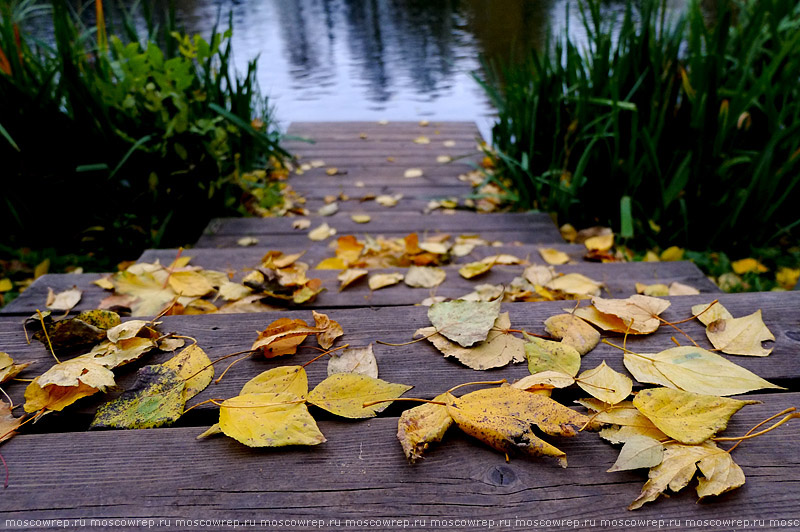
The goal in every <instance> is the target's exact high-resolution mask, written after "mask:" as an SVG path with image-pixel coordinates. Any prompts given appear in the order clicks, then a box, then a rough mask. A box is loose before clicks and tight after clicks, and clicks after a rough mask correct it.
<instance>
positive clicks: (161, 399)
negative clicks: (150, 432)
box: [90, 365, 187, 429]
mask: <svg viewBox="0 0 800 532" xmlns="http://www.w3.org/2000/svg"><path fill="white" fill-rule="evenodd" d="M185 385H186V383H185V381H184V380H183V379H181V378H180V377H178V375H177V374H176V373H175V371H174V370H173V369H171V368H168V367H165V366H164V365H154V366H145V367H143V368H141V369H140V370H139V371H138V373H137V374H136V382H135V383H134V384H133V386H132V387H131V388H130V389H129V390H126V391H125V392H123V393H122V395H120V396H119V397H117V398H116V399H114V400H113V401H109V402H107V403H105V404H103V405H101V406H100V407H99V408H98V409H97V413H96V414H95V416H94V419H93V420H92V424H91V425H90V427H91V428H93V427H105V428H119V429H149V428H154V427H161V426H164V425H169V424H171V423H173V422H175V421H176V420H177V419H178V418H179V417H181V415H182V414H183V409H184V406H185V404H186V399H187V398H186V394H185Z"/></svg>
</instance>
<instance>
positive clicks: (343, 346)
mask: <svg viewBox="0 0 800 532" xmlns="http://www.w3.org/2000/svg"><path fill="white" fill-rule="evenodd" d="M347 347H350V344H344V345H340V346H339V347H335V348H333V349H331V350H329V351H324V352H323V353H322V354H320V355H317V356H315V357H314V358H312V359H311V360H309V361H308V362H306V363H305V364H303V365H302V366H301V367H303V368H304V367H306V366H308V365H309V364H311V363H312V362H316V361H317V360H319V359H320V358H322V357H324V356H325V355H330V354H331V353H333V352H334V351H338V350H340V349H346V348H347Z"/></svg>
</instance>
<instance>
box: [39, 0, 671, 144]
mask: <svg viewBox="0 0 800 532" xmlns="http://www.w3.org/2000/svg"><path fill="white" fill-rule="evenodd" d="M87 1H90V0H81V1H80V2H76V3H75V5H76V6H77V5H80V4H82V3H84V2H87ZM145 1H148V0H145ZM645 1H666V3H667V6H668V9H669V10H670V11H672V12H676V11H678V10H680V9H681V8H682V6H684V5H685V4H686V1H685V0H645ZM165 2H166V0H163V2H162V0H156V2H155V3H156V5H159V4H161V5H163V4H164V3H165ZM122 3H123V4H124V5H127V6H131V5H134V4H135V2H134V0H122ZM174 3H175V7H176V15H177V19H178V20H177V22H178V25H179V27H182V28H184V29H185V30H186V31H187V32H189V33H199V34H201V35H202V36H203V37H205V38H208V37H209V36H210V34H211V31H212V29H213V27H214V25H215V23H216V22H217V21H218V20H220V21H221V23H220V27H221V28H223V29H224V28H225V27H227V20H228V14H229V13H231V14H232V16H233V49H234V53H235V55H236V57H235V64H236V66H237V68H238V69H239V70H240V71H244V70H245V69H246V65H247V62H248V61H249V60H251V59H253V58H254V57H256V56H258V57H259V69H258V80H259V84H260V86H261V90H262V92H263V93H264V94H265V95H267V96H269V98H270V102H271V104H272V105H274V107H275V111H276V117H277V118H278V120H279V121H280V123H281V125H282V126H283V127H284V128H285V127H286V126H287V125H288V123H289V122H292V121H302V120H306V121H328V120H368V121H372V120H376V121H377V120H383V119H386V120H419V119H423V118H425V119H430V120H470V121H475V122H477V123H478V125H479V127H480V128H481V131H482V132H483V133H484V136H486V137H487V138H488V133H489V129H490V125H491V116H492V114H493V109H492V107H491V105H490V103H489V101H488V99H487V98H486V96H485V95H484V93H483V91H482V89H481V88H480V87H479V85H478V83H477V82H476V81H475V80H474V79H473V77H472V73H473V72H480V71H481V69H482V65H481V57H483V58H485V59H487V60H490V61H500V62H507V61H508V60H509V58H510V57H512V56H516V57H520V56H521V54H522V53H525V52H527V51H528V50H530V49H531V48H541V47H542V46H543V44H544V42H545V39H547V35H548V28H550V29H551V31H552V32H554V33H556V34H560V33H561V32H562V31H563V30H564V28H565V26H567V21H568V20H569V24H568V28H569V33H570V36H571V37H572V38H573V39H574V40H576V41H577V42H579V43H585V42H586V36H585V30H584V28H583V26H582V24H581V23H580V16H579V0H174ZM626 3H627V2H626V1H625V0H605V1H603V3H602V4H601V9H602V12H603V15H604V18H605V19H606V20H607V21H608V22H609V28H610V29H611V31H612V33H613V28H614V21H615V20H619V19H621V17H622V14H623V13H624V10H625V5H626ZM107 4H109V7H111V2H107ZM92 5H93V3H92V4H90V5H88V6H86V7H88V8H90V9H87V10H86V11H85V12H84V13H85V14H86V15H87V16H89V17H91V16H92V14H93V12H94V9H93V8H92ZM568 15H569V16H568ZM42 24H44V26H49V24H48V23H47V21H43V20H41V19H40V20H39V21H37V24H36V25H37V26H39V27H38V28H37V29H38V30H40V31H42V30H44V33H45V35H46V33H47V31H46V28H45V27H43V26H42ZM142 26H143V24H142ZM45 38H47V37H46V36H45Z"/></svg>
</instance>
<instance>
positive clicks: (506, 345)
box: [414, 312, 525, 370]
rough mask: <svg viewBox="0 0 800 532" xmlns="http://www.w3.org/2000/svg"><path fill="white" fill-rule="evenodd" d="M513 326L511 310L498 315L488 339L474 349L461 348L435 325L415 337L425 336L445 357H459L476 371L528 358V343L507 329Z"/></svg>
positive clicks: (459, 359)
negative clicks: (526, 349)
mask: <svg viewBox="0 0 800 532" xmlns="http://www.w3.org/2000/svg"><path fill="white" fill-rule="evenodd" d="M509 327H511V321H510V320H509V318H508V312H504V313H502V314H500V315H499V316H498V317H497V320H495V322H494V329H495V330H491V331H489V334H488V336H487V337H486V340H485V341H483V342H481V343H479V344H478V345H475V346H473V347H470V348H466V347H461V346H460V345H458V344H457V343H455V342H451V341H450V340H448V339H447V338H445V337H444V336H442V335H441V334H438V333H436V328H435V327H426V328H423V329H419V330H417V331H416V332H415V333H414V336H415V337H416V336H425V337H427V340H428V341H429V342H431V343H432V344H433V345H434V346H435V347H436V349H438V350H439V351H441V352H442V354H444V356H445V357H455V358H456V359H457V360H458V361H459V362H461V363H462V364H464V365H465V366H468V367H470V368H472V369H476V370H485V369H491V368H498V367H501V366H505V365H507V364H509V363H510V362H520V361H522V360H524V359H525V342H524V341H523V340H521V339H519V338H517V337H516V336H514V335H512V334H510V333H505V332H503V331H504V330H506V329H508V328H509Z"/></svg>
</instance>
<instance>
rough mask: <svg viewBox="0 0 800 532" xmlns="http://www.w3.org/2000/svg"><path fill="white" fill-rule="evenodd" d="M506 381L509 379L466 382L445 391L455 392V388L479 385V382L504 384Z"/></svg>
mask: <svg viewBox="0 0 800 532" xmlns="http://www.w3.org/2000/svg"><path fill="white" fill-rule="evenodd" d="M506 382H508V381H507V380H505V379H500V380H499V381H476V382H465V383H464V384H459V385H457V386H453V387H452V388H450V389H449V390H447V392H445V393H453V392H454V391H455V390H458V389H459V388H463V387H464V386H472V385H477V384H503V383H506Z"/></svg>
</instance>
